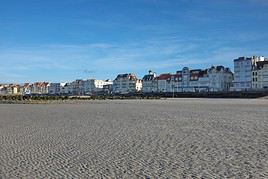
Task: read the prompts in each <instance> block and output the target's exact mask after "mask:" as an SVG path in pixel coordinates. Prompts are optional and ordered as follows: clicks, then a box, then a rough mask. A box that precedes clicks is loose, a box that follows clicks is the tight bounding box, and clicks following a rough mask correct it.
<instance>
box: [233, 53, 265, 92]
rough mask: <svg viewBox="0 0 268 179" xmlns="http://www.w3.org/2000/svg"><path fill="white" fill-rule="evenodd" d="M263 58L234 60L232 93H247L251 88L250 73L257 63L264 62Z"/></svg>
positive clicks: (254, 57)
mask: <svg viewBox="0 0 268 179" xmlns="http://www.w3.org/2000/svg"><path fill="white" fill-rule="evenodd" d="M264 60H265V59H264V57H257V56H253V57H239V58H237V59H234V81H233V87H232V90H233V91H249V90H252V88H253V83H252V82H253V80H252V72H253V70H254V69H255V66H256V64H257V62H259V61H264Z"/></svg>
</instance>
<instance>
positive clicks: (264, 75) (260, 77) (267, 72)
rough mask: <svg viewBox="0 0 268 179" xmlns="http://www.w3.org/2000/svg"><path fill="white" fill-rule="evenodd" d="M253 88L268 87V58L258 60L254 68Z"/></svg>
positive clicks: (262, 88) (263, 88) (261, 88)
mask: <svg viewBox="0 0 268 179" xmlns="http://www.w3.org/2000/svg"><path fill="white" fill-rule="evenodd" d="M252 88H253V90H266V89H268V59H265V60H264V61H258V62H256V65H255V66H254V68H253V70H252Z"/></svg>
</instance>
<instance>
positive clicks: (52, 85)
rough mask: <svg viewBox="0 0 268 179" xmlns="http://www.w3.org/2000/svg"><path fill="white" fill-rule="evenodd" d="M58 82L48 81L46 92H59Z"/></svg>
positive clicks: (53, 93)
mask: <svg viewBox="0 0 268 179" xmlns="http://www.w3.org/2000/svg"><path fill="white" fill-rule="evenodd" d="M60 89H61V86H60V83H49V84H48V93H49V94H51V95H57V94H60Z"/></svg>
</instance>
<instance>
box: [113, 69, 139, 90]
mask: <svg viewBox="0 0 268 179" xmlns="http://www.w3.org/2000/svg"><path fill="white" fill-rule="evenodd" d="M141 88H142V82H141V80H139V79H138V78H137V77H136V76H135V75H134V74H131V73H129V74H119V75H117V77H116V79H115V80H114V81H113V93H117V94H127V93H135V92H139V91H141Z"/></svg>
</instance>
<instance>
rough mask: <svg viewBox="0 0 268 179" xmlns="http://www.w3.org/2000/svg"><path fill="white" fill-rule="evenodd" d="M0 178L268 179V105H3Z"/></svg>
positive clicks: (156, 102) (222, 101) (234, 102)
mask: <svg viewBox="0 0 268 179" xmlns="http://www.w3.org/2000/svg"><path fill="white" fill-rule="evenodd" d="M0 134H1V135H0V178H268V100H247V99H243V100H241V99H240V100H238V99H228V100H226V99H174V100H173V99H168V100H132V101H131V100H122V101H119V100H113V101H108V100H107V101H88V102H87V103H83V104H40V105H32V104H18V105H14V104H12V105H9V104H0Z"/></svg>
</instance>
